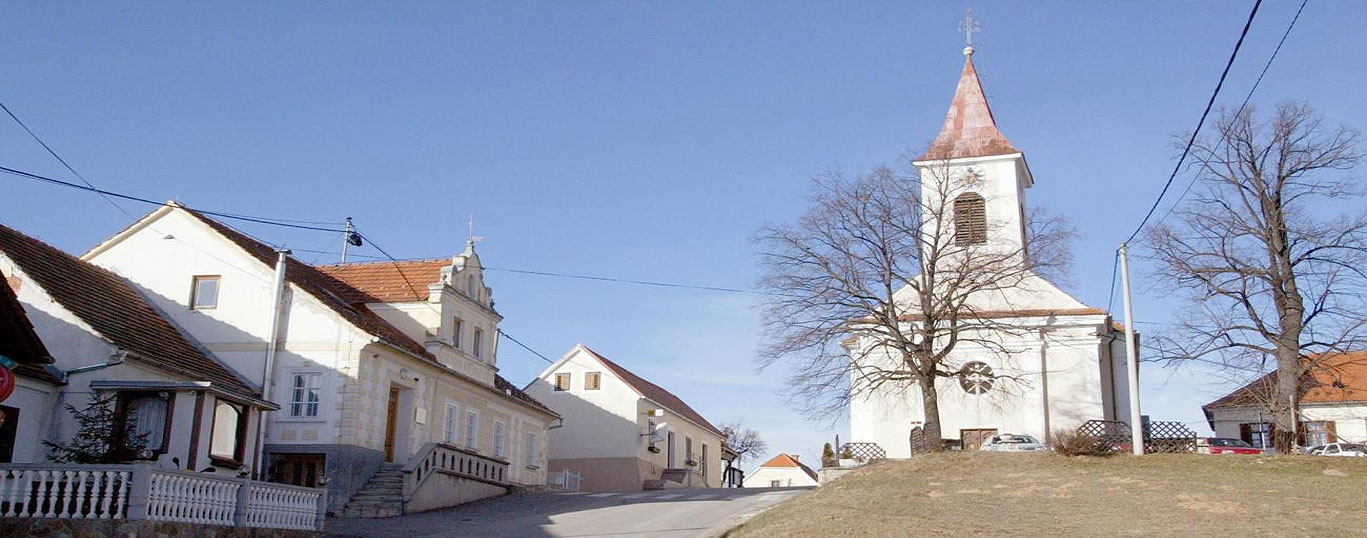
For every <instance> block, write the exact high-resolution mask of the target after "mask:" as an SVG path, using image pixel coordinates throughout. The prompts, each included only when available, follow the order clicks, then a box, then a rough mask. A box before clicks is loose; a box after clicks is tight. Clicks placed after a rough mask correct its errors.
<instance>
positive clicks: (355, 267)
mask: <svg viewBox="0 0 1367 538" xmlns="http://www.w3.org/2000/svg"><path fill="white" fill-rule="evenodd" d="M450 265H451V260H450V259H449V258H444V259H433V260H403V261H398V262H387V261H381V262H364V263H345V264H337V265H317V266H315V267H316V268H317V269H318V270H319V271H321V272H323V273H324V274H326V275H328V276H330V277H332V278H335V279H337V280H340V281H342V282H345V283H347V285H348V286H349V287H350V288H351V289H352V290H354V291H355V292H357V293H355V294H353V295H352V296H344V297H343V298H344V299H346V300H348V301H351V302H353V303H407V302H414V301H426V300H427V298H428V292H427V286H428V285H431V284H433V283H435V282H437V281H439V280H441V269H442V268H443V267H448V266H450Z"/></svg>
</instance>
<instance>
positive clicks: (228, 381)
mask: <svg viewBox="0 0 1367 538" xmlns="http://www.w3.org/2000/svg"><path fill="white" fill-rule="evenodd" d="M0 273H3V275H4V282H3V284H0V288H3V290H0V313H3V316H0V319H3V321H0V325H3V326H4V327H5V330H6V332H8V333H9V334H10V335H15V336H12V337H17V338H20V339H21V340H20V341H19V342H12V341H7V342H5V344H4V345H5V347H6V348H7V349H8V351H0V353H4V354H5V355H6V356H9V355H10V354H11V353H16V354H17V355H19V357H12V358H14V359H15V360H17V361H18V362H20V363H21V366H20V368H19V369H18V372H19V374H20V377H19V383H18V388H17V390H16V392H15V394H14V395H12V396H11V397H10V398H9V399H8V400H6V401H5V402H4V412H5V415H6V421H5V422H6V424H5V429H4V430H0V432H3V433H0V435H3V440H0V447H4V448H7V449H8V451H9V454H8V458H7V459H8V460H9V461H14V462H24V463H31V462H41V461H44V460H45V459H46V456H47V451H46V450H45V448H44V447H43V445H42V441H44V440H46V441H51V442H55V443H59V444H64V443H66V442H68V441H69V440H70V439H71V438H72V437H73V436H74V435H75V433H76V426H77V424H76V422H75V420H74V418H73V417H72V416H71V415H70V413H68V412H67V411H66V409H65V407H64V406H65V405H66V404H69V405H72V406H74V407H75V408H77V409H82V408H84V407H85V406H86V405H87V403H88V402H89V397H90V395H91V394H105V395H112V396H114V399H115V409H116V413H117V415H118V416H119V417H121V418H123V417H130V418H132V419H134V420H135V424H134V428H135V431H133V432H130V435H129V436H128V437H130V438H136V437H135V436H137V437H141V438H142V439H143V440H144V441H143V446H142V447H140V448H139V447H137V446H135V444H128V441H127V438H120V439H116V440H115V442H116V443H120V444H127V446H126V448H127V453H126V454H124V459H128V460H132V459H135V458H136V459H147V460H152V461H155V462H156V463H157V464H158V466H159V467H162V468H168V467H173V468H179V469H187V470H195V471H199V470H205V469H217V470H219V471H224V472H236V471H238V470H239V469H241V468H242V467H243V465H244V462H246V460H247V456H248V455H250V454H252V451H253V450H254V447H255V443H254V439H253V438H252V437H251V436H250V435H248V434H247V432H250V431H252V429H253V428H254V427H255V424H256V422H257V421H258V419H259V417H260V413H261V411H262V410H263V409H264V410H268V409H277V408H278V406H276V405H275V404H272V403H270V402H267V401H264V400H262V399H261V390H260V388H259V386H258V385H255V384H253V383H251V382H250V381H248V380H246V379H244V378H243V377H242V376H239V375H238V374H237V373H236V372H234V371H233V370H232V369H231V368H229V367H227V366H226V365H224V364H222V363H220V362H219V361H218V360H216V359H215V358H214V357H213V356H212V355H211V354H210V353H208V352H206V351H205V350H204V349H203V347H202V346H200V344H199V343H197V342H195V341H194V340H192V339H191V338H189V337H188V336H186V335H185V334H183V333H182V332H180V330H178V329H177V328H176V327H175V326H174V325H172V323H170V322H169V321H168V319H167V317H166V316H164V315H163V312H161V311H160V310H158V309H157V308H156V307H155V306H153V305H152V303H151V302H150V301H148V300H147V298H145V297H144V296H143V295H142V294H141V293H139V292H138V291H137V290H136V289H134V287H133V286H132V285H130V284H129V283H128V282H127V281H125V280H124V279H122V278H120V277H119V276H118V275H116V274H114V273H112V272H110V271H107V270H105V269H102V268H100V267H98V266H96V265H94V264H91V263H87V262H84V261H82V260H80V259H77V258H76V257H74V256H71V255H69V254H67V253H65V252H62V251H61V250H59V249H57V248H55V247H53V246H51V245H48V244H46V243H43V242H42V241H39V240H38V239H35V238H33V237H29V236H27V235H24V234H22V233H20V232H18V231H15V230H13V229H11V228H8V227H5V226H0ZM16 310H18V311H20V312H16ZM29 335H34V336H36V337H37V338H38V341H37V342H35V341H33V340H29V338H30V336H29ZM6 340H8V338H6ZM16 344H17V346H18V349H17V350H16ZM25 355H27V359H25V358H24V356H25ZM44 355H45V356H46V358H45V357H44ZM14 427H17V431H19V432H21V435H20V436H19V438H17V439H16V438H15V436H14V434H13V433H12V431H13V430H9V428H14ZM5 445H8V446H5ZM0 452H4V450H0Z"/></svg>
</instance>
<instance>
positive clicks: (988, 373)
mask: <svg viewBox="0 0 1367 538" xmlns="http://www.w3.org/2000/svg"><path fill="white" fill-rule="evenodd" d="M993 381H994V378H993V376H992V367H991V366H988V365H987V364H986V363H983V362H980V361H973V362H970V363H968V364H965V365H964V367H963V368H960V369H959V386H960V387H962V388H963V389H964V392H967V393H969V394H983V393H986V392H987V391H989V390H992V383H993Z"/></svg>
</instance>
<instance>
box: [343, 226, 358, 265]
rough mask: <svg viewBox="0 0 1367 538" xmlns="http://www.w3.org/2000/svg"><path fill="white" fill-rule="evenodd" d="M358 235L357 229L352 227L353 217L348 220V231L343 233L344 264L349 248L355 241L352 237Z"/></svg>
mask: <svg viewBox="0 0 1367 538" xmlns="http://www.w3.org/2000/svg"><path fill="white" fill-rule="evenodd" d="M353 235H356V227H355V226H352V225H351V217H347V218H346V230H345V231H344V232H343V233H342V263H346V251H347V247H350V246H351V243H352V241H355V240H354V239H352V238H351V236H353Z"/></svg>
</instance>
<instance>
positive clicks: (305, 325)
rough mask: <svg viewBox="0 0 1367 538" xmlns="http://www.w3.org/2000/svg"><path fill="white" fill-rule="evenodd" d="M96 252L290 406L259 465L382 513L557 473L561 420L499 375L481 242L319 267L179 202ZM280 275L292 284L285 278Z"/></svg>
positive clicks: (270, 422) (267, 430)
mask: <svg viewBox="0 0 1367 538" xmlns="http://www.w3.org/2000/svg"><path fill="white" fill-rule="evenodd" d="M84 259H86V260H88V261H90V262H91V263H94V264H96V265H99V266H102V267H106V268H108V269H109V270H110V271H112V272H114V273H117V274H119V275H122V276H124V277H126V278H127V279H129V280H130V281H132V282H133V283H134V284H135V285H136V286H137V288H138V289H139V290H140V291H141V292H142V293H143V294H145V295H146V296H148V297H150V298H151V301H152V302H153V303H154V304H155V305H156V306H157V307H158V308H160V309H161V310H162V311H164V312H167V313H168V314H169V315H170V317H171V318H172V319H173V320H174V322H175V324H176V325H178V326H179V327H181V328H183V329H184V330H185V331H186V332H188V333H190V334H192V335H194V336H195V338H196V339H197V340H198V341H200V342H202V343H203V345H204V346H205V347H206V348H207V349H208V350H210V351H211V352H213V353H214V354H215V355H216V356H218V357H219V358H220V359H221V360H222V361H223V362H224V363H226V364H228V365H229V366H231V367H232V369H233V370H235V371H237V372H240V373H241V374H242V375H243V376H244V377H246V378H248V379H252V380H256V382H258V383H261V382H262V380H269V383H265V384H264V392H265V394H266V396H267V398H266V399H269V400H272V401H277V402H280V406H281V408H280V410H279V411H277V412H273V413H270V414H269V415H268V418H267V420H266V421H265V423H264V427H263V428H262V429H261V430H259V432H257V433H256V435H259V436H260V437H261V438H262V439H263V443H264V444H263V452H262V456H261V457H260V458H261V460H262V461H261V462H260V463H258V464H256V465H258V467H256V468H257V469H259V470H260V472H261V473H262V474H263V475H264V476H266V477H269V478H270V479H272V480H274V481H279V482H284V483H290V484H297V485H307V486H314V485H320V484H326V485H327V486H328V488H329V492H330V495H329V497H330V499H329V511H330V512H333V513H341V514H344V515H349V516H362V517H368V516H385V515H395V514H398V513H405V512H413V511H419V510H424V509H430V508H435V507H440V506H449V505H452V504H457V503H459V502H465V501H469V500H473V499H477V498H481V497H486V496H490V495H498V494H502V493H505V492H506V491H507V490H508V488H509V487H510V486H512V485H517V484H525V485H540V484H544V483H545V479H546V447H547V442H546V441H547V432H548V428H549V427H550V426H551V423H552V422H553V421H555V420H557V418H558V417H557V415H556V414H555V413H554V412H552V411H551V410H550V409H549V408H547V407H546V406H544V405H542V404H540V403H539V402H537V401H536V400H535V399H533V398H531V397H529V396H527V395H526V394H525V393H523V392H522V391H521V390H519V389H518V388H517V387H515V386H513V385H512V384H510V383H509V382H508V381H507V380H505V379H504V378H503V377H502V376H500V375H499V374H498V361H497V340H498V338H497V336H498V323H499V322H500V321H501V319H502V317H501V316H500V315H499V314H498V312H497V311H496V310H495V309H494V302H493V299H492V294H491V290H490V289H489V288H488V287H487V286H485V285H484V281H483V272H482V268H481V266H480V262H479V257H478V255H477V254H475V251H474V243H473V242H470V243H468V244H467V245H466V248H465V250H464V252H461V253H459V254H457V255H455V256H453V257H452V258H449V259H439V260H422V261H404V262H397V263H393V262H377V263H356V264H342V265H333V266H320V267H315V266H312V265H309V264H306V263H303V262H300V261H298V260H297V259H295V258H293V257H290V256H289V255H288V254H287V253H285V252H282V251H278V250H277V249H275V248H273V247H271V246H268V245H266V244H264V243H261V242H259V241H257V240H255V239H252V238H251V237H248V236H247V235H246V234H243V233H241V232H238V231H236V230H234V229H232V228H230V227H228V226H226V225H224V224H222V223H220V222H218V221H216V220H213V219H210V218H208V217H206V216H205V215H203V214H200V213H198V212H195V211H192V210H189V209H186V208H185V207H183V206H180V205H178V204H176V203H174V202H171V203H168V204H166V205H165V206H163V207H161V208H159V209H157V210H156V211H153V212H152V213H150V214H148V215H147V216H145V217H143V218H142V219H139V220H138V221H137V222H135V223H133V224H132V225H131V226H129V227H128V228H127V229H125V230H123V231H122V232H120V233H119V234H117V235H115V236H113V237H111V238H109V239H108V240H106V241H104V242H103V243H101V244H99V245H97V246H96V247H94V248H93V249H91V250H90V251H89V252H87V253H86V254H85V255H84ZM277 279H279V280H277Z"/></svg>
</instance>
